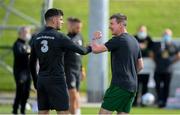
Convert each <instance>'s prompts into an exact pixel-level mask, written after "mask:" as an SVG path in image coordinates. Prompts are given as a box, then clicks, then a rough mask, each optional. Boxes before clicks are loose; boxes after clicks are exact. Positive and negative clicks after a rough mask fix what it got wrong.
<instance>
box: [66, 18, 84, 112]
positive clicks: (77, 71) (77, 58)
mask: <svg viewBox="0 0 180 115" xmlns="http://www.w3.org/2000/svg"><path fill="white" fill-rule="evenodd" d="M81 28H82V23H81V21H80V19H78V18H71V17H70V18H68V19H67V29H68V34H67V35H68V36H69V37H70V39H71V40H72V41H73V42H74V43H76V44H77V45H80V46H82V45H83V37H82V35H81V34H80V32H81ZM64 63H65V64H64V66H65V73H66V82H67V86H68V90H69V96H70V113H71V114H76V115H80V113H81V112H80V102H79V101H80V94H79V88H80V80H81V79H84V78H85V76H86V73H85V69H84V67H82V56H81V55H79V54H78V53H74V52H72V51H68V52H66V53H65V56H64Z"/></svg>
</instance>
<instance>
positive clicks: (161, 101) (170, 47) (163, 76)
mask: <svg viewBox="0 0 180 115" xmlns="http://www.w3.org/2000/svg"><path fill="white" fill-rule="evenodd" d="M154 53H155V56H154V60H155V63H156V70H155V76H154V79H155V82H156V92H157V103H158V107H159V108H162V107H165V106H166V102H167V98H168V96H169V86H170V82H171V75H172V69H171V65H172V64H173V63H174V62H176V61H177V60H179V54H180V53H179V51H178V48H177V47H176V45H175V44H174V43H173V42H172V31H171V30H170V29H165V31H164V33H163V35H162V41H161V46H160V48H159V50H158V49H155V52H154Z"/></svg>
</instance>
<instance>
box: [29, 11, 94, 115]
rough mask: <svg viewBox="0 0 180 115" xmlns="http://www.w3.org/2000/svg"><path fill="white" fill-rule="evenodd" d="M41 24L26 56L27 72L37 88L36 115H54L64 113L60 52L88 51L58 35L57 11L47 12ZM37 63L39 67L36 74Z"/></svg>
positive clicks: (65, 95)
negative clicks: (51, 114) (27, 61)
mask: <svg viewBox="0 0 180 115" xmlns="http://www.w3.org/2000/svg"><path fill="white" fill-rule="evenodd" d="M45 21H46V26H45V28H44V29H43V30H42V31H41V32H40V33H38V34H37V35H36V36H35V38H33V43H32V49H31V55H30V70H31V74H32V78H33V81H34V82H33V83H34V86H35V88H37V99H38V109H39V114H48V113H49V110H50V109H55V110H56V112H57V114H67V113H68V110H69V96H68V89H67V85H66V81H65V72H64V53H65V52H66V51H69V50H71V51H74V52H77V53H79V54H82V55H85V54H88V53H90V52H91V47H90V46H88V47H86V48H84V47H82V46H79V45H76V44H75V43H74V42H73V41H71V40H70V38H69V37H68V36H66V35H65V34H63V33H61V32H58V30H60V29H61V27H62V24H63V12H62V11H61V10H59V9H56V8H51V9H49V10H47V12H46V13H45ZM37 60H38V61H39V66H40V70H39V73H38V75H37V72H36V62H37Z"/></svg>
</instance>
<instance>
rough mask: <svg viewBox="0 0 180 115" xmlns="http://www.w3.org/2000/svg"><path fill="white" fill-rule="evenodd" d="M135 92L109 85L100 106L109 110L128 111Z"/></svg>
mask: <svg viewBox="0 0 180 115" xmlns="http://www.w3.org/2000/svg"><path fill="white" fill-rule="evenodd" d="M135 95H136V93H132V92H129V91H127V90H124V89H121V88H120V87H117V86H114V85H111V86H110V87H109V88H108V89H107V90H106V93H105V95H104V98H103V102H102V105H101V107H102V108H103V109H106V110H109V111H117V112H126V113H129V112H130V110H131V107H132V104H133V101H134V98H135Z"/></svg>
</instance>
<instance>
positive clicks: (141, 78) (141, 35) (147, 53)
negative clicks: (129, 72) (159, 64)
mask: <svg viewBox="0 0 180 115" xmlns="http://www.w3.org/2000/svg"><path fill="white" fill-rule="evenodd" d="M134 37H135V38H136V39H137V41H138V42H139V46H140V49H141V52H142V57H143V58H145V57H146V58H147V57H150V58H152V53H153V52H152V45H153V41H152V38H151V37H150V36H149V35H148V32H147V27H146V26H144V25H141V26H140V27H139V29H138V32H137V34H136V35H135V36H134ZM149 76H150V75H149V74H145V73H141V74H138V91H137V95H136V97H135V100H134V103H133V106H137V105H139V103H138V102H137V99H138V97H139V96H142V95H144V94H145V93H147V91H148V81H149ZM139 99H141V98H139ZM140 105H142V101H141V100H140Z"/></svg>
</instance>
